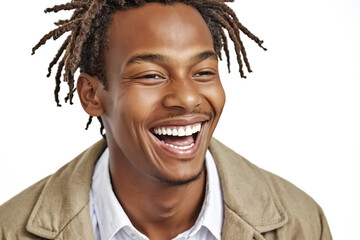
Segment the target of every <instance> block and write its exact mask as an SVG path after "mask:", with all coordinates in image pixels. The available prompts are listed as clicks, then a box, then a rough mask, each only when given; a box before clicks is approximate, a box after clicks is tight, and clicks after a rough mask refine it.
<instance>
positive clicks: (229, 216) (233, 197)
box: [26, 139, 287, 240]
mask: <svg viewBox="0 0 360 240" xmlns="http://www.w3.org/2000/svg"><path fill="white" fill-rule="evenodd" d="M105 148H106V143H105V141H104V140H100V141H99V142H97V143H96V144H94V145H93V146H92V147H90V148H89V149H87V150H86V151H84V152H83V153H82V154H80V155H79V156H78V157H77V158H75V159H74V160H73V161H71V162H69V163H68V164H67V165H65V166H64V167H62V168H61V169H59V170H58V171H57V172H56V173H55V174H54V175H52V176H51V177H50V178H49V179H48V181H47V183H46V185H45V187H44V189H43V191H42V193H41V195H40V197H39V198H38V201H37V203H36V204H35V207H34V208H33V211H32V213H31V215H30V217H29V220H28V223H27V226H26V230H27V231H29V232H30V233H33V234H35V235H38V236H40V237H43V238H47V239H55V238H58V239H63V238H64V237H65V239H66V236H64V234H66V232H67V231H68V232H69V231H70V232H73V233H74V232H77V234H78V236H80V237H81V238H83V239H93V231H92V230H91V229H92V224H91V218H90V212H89V192H90V187H91V179H92V175H93V170H94V166H95V163H96V161H97V160H98V158H99V157H100V155H101V154H102V152H103V151H104V149H105ZM210 151H211V153H212V155H213V158H214V160H215V163H216V165H217V168H218V171H219V175H220V179H221V184H222V191H223V196H224V214H225V219H224V225H223V236H222V238H223V239H233V237H232V236H241V237H242V239H246V240H247V239H253V238H254V237H255V238H256V239H263V238H262V237H261V236H260V233H263V232H267V231H271V230H274V229H276V228H279V227H281V226H283V225H284V224H285V223H286V222H287V215H286V214H285V212H284V210H283V208H282V206H281V204H280V201H279V200H278V199H277V197H276V194H275V193H274V192H273V190H272V189H271V188H270V186H268V184H267V182H266V181H265V180H264V178H263V177H262V174H261V173H260V172H259V169H258V168H256V167H254V165H252V164H251V163H249V162H248V161H247V160H245V159H242V160H240V161H239V155H237V154H236V153H235V152H233V151H232V150H231V149H229V148H227V147H226V146H224V145H223V144H221V143H220V142H218V141H217V140H215V139H212V140H211V143H210ZM240 158H241V157H240ZM84 226H88V227H90V231H89V229H87V230H84V232H81V230H82V229H84ZM229 233H231V235H228V234H229Z"/></svg>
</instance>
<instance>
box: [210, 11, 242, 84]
mask: <svg viewBox="0 0 360 240" xmlns="http://www.w3.org/2000/svg"><path fill="white" fill-rule="evenodd" d="M211 12H212V14H214V16H216V18H217V21H219V23H220V24H221V26H223V27H224V28H225V29H226V30H227V31H228V33H229V37H230V39H231V40H232V42H233V43H234V47H235V53H236V58H237V62H238V64H239V72H240V76H241V77H242V78H246V76H245V74H244V71H243V63H242V59H241V50H240V48H241V47H240V43H239V41H238V40H237V37H236V34H235V32H234V29H233V28H232V27H231V25H230V24H229V23H228V22H227V21H226V20H225V19H224V18H223V16H222V15H220V14H219V13H217V11H216V10H211Z"/></svg>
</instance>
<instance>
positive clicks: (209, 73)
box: [194, 71, 215, 77]
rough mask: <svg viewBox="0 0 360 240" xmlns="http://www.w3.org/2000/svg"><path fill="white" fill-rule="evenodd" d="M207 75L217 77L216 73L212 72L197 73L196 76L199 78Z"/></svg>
mask: <svg viewBox="0 0 360 240" xmlns="http://www.w3.org/2000/svg"><path fill="white" fill-rule="evenodd" d="M205 75H215V73H214V72H210V71H203V72H199V73H196V74H195V75H194V76H195V77H198V76H205Z"/></svg>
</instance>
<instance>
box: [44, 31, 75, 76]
mask: <svg viewBox="0 0 360 240" xmlns="http://www.w3.org/2000/svg"><path fill="white" fill-rule="evenodd" d="M69 41H70V36H68V37H67V38H66V40H65V41H64V43H63V44H62V45H61V47H60V49H59V50H58V52H57V53H56V55H55V57H54V59H53V60H52V61H51V62H50V64H49V67H48V74H47V75H46V77H50V75H51V69H52V68H53V66H54V65H55V64H56V63H57V62H58V61H59V59H60V57H61V55H62V54H63V52H64V51H65V49H66V47H67V45H68V44H69Z"/></svg>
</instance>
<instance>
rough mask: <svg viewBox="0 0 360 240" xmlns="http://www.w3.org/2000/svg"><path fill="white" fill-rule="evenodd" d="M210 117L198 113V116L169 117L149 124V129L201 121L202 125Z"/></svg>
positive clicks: (179, 125)
mask: <svg viewBox="0 0 360 240" xmlns="http://www.w3.org/2000/svg"><path fill="white" fill-rule="evenodd" d="M210 119H211V117H210V116H208V115H200V116H195V117H194V116H188V117H186V116H185V117H184V116H182V117H181V118H180V117H179V118H176V117H175V118H171V119H164V120H160V121H156V122H155V123H153V124H151V126H150V127H149V130H150V131H151V130H152V129H154V128H157V127H182V126H187V125H193V124H196V123H201V125H203V124H204V123H205V122H207V121H209V120H210Z"/></svg>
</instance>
